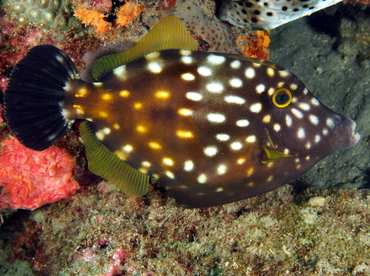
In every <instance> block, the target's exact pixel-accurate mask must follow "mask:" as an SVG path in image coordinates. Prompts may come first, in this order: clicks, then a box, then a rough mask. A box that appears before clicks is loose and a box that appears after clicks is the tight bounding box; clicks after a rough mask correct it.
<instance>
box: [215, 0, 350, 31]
mask: <svg viewBox="0 0 370 276" xmlns="http://www.w3.org/2000/svg"><path fill="white" fill-rule="evenodd" d="M342 1H343V0H223V1H222V6H221V7H220V14H219V17H220V19H221V20H225V21H228V22H229V23H230V24H233V25H235V26H239V27H242V28H246V29H255V30H272V29H274V28H276V27H279V26H280V25H283V24H285V23H288V22H290V21H293V20H296V19H298V18H301V17H304V16H308V15H311V14H312V13H314V12H317V11H319V10H322V9H324V8H327V7H330V6H332V5H335V4H337V3H339V2H342Z"/></svg>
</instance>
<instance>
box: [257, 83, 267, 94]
mask: <svg viewBox="0 0 370 276" xmlns="http://www.w3.org/2000/svg"><path fill="white" fill-rule="evenodd" d="M265 89H266V87H265V85H264V84H262V83H260V84H257V86H256V92H257V93H258V94H261V93H262V92H263V91H265Z"/></svg>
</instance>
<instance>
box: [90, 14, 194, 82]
mask: <svg viewBox="0 0 370 276" xmlns="http://www.w3.org/2000/svg"><path fill="white" fill-rule="evenodd" d="M166 49H182V50H190V51H196V50H197V49H198V43H197V41H196V40H195V39H194V38H193V37H192V36H191V35H190V33H189V31H188V30H187V29H186V28H185V27H184V25H183V24H182V23H181V21H180V20H179V19H178V18H177V17H176V16H173V15H170V16H167V17H165V18H163V19H162V20H161V21H159V22H158V23H157V24H156V25H154V26H153V28H151V29H150V31H149V32H148V33H147V34H146V35H145V36H144V37H143V38H142V39H141V40H140V41H139V42H138V43H137V44H136V45H135V46H134V47H132V48H131V49H129V50H127V51H125V52H122V53H117V54H111V55H107V56H104V57H102V58H100V59H98V60H97V61H96V62H95V64H94V66H93V70H92V74H93V77H94V79H95V80H98V81H99V80H101V79H102V78H103V77H104V76H105V75H106V74H107V73H109V72H111V71H112V70H113V69H115V68H117V67H119V66H121V65H124V64H127V63H129V62H131V61H133V60H135V59H138V58H140V57H142V56H144V55H146V54H150V53H153V52H157V51H161V50H166Z"/></svg>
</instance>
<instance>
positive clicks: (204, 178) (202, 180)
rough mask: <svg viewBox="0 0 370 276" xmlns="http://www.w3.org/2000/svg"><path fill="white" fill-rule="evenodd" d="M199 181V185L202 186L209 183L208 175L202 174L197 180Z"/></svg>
mask: <svg viewBox="0 0 370 276" xmlns="http://www.w3.org/2000/svg"><path fill="white" fill-rule="evenodd" d="M197 180H198V183H200V184H204V183H206V182H207V175H205V174H204V173H202V174H200V175H199V176H198V178H197Z"/></svg>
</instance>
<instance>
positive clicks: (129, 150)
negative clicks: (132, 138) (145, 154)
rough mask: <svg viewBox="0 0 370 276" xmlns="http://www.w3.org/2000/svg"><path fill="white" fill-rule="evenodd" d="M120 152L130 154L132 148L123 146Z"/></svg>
mask: <svg viewBox="0 0 370 276" xmlns="http://www.w3.org/2000/svg"><path fill="white" fill-rule="evenodd" d="M122 150H123V151H125V152H127V153H130V152H132V151H133V150H134V148H133V146H131V145H125V146H123V147H122Z"/></svg>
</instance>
